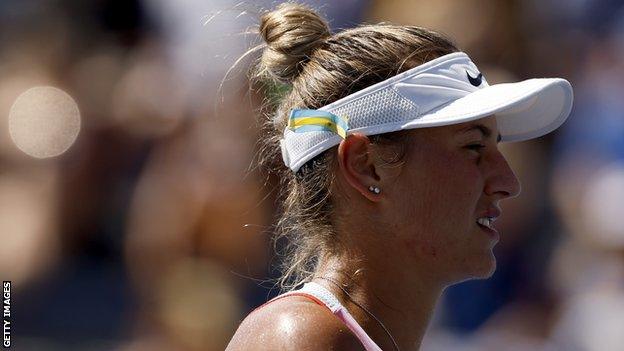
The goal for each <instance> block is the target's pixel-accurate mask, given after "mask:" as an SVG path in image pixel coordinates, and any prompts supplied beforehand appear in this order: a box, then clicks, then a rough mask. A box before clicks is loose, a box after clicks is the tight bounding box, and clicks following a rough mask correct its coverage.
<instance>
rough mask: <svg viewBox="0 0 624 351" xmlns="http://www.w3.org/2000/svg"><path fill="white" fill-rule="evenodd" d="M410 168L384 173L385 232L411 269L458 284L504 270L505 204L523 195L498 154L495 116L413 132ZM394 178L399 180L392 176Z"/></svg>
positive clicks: (407, 160) (408, 157)
mask: <svg viewBox="0 0 624 351" xmlns="http://www.w3.org/2000/svg"><path fill="white" fill-rule="evenodd" d="M409 133H410V135H409V138H410V139H409V146H408V149H407V152H406V155H405V158H404V162H403V163H402V164H401V165H400V166H398V167H394V168H393V167H388V169H387V170H379V172H381V173H385V176H382V177H380V182H381V183H382V184H380V186H381V187H382V189H383V196H382V197H381V199H382V200H380V201H379V202H378V204H379V207H380V210H381V211H380V217H379V218H380V222H381V223H380V226H379V229H380V231H384V230H386V231H391V233H390V232H389V233H386V235H387V237H392V238H393V240H392V241H393V242H394V245H395V248H396V247H397V246H398V248H399V250H402V251H401V252H402V253H403V255H399V256H400V257H402V258H403V260H407V261H408V262H404V264H406V265H413V267H414V269H421V270H422V272H421V273H423V274H430V275H431V277H432V279H442V280H443V281H442V283H443V284H446V285H450V284H453V283H457V282H460V281H463V280H467V279H472V278H486V277H489V276H490V275H492V273H493V272H494V270H495V268H496V259H495V257H494V254H493V252H492V249H493V247H494V246H495V245H496V243H497V242H498V240H499V237H498V235H499V234H498V232H497V231H496V230H495V229H494V223H493V222H494V220H495V219H496V217H498V216H500V215H501V211H500V207H499V202H500V201H501V200H503V199H505V198H509V197H513V196H517V195H518V194H519V192H520V184H519V182H518V179H517V178H516V176H515V175H514V173H513V171H512V170H511V169H510V167H509V165H508V163H507V161H506V160H505V157H504V156H503V155H502V154H501V153H500V151H499V149H498V145H497V144H498V136H499V133H498V129H497V125H496V119H495V118H494V117H487V118H482V119H479V120H476V121H471V122H467V123H462V124H455V125H449V126H442V127H431V128H421V129H413V130H410V131H409ZM392 172H394V174H392Z"/></svg>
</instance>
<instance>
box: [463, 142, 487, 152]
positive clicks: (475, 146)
mask: <svg viewBox="0 0 624 351" xmlns="http://www.w3.org/2000/svg"><path fill="white" fill-rule="evenodd" d="M484 147H485V145H483V144H470V145H467V146H466V148H467V149H470V150H473V151H476V152H480V151H481V149H483V148H484Z"/></svg>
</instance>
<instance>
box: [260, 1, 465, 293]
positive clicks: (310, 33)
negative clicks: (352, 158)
mask: <svg viewBox="0 0 624 351" xmlns="http://www.w3.org/2000/svg"><path fill="white" fill-rule="evenodd" d="M259 32H260V34H261V36H262V38H263V39H264V41H265V42H266V47H265V48H264V51H263V54H262V57H261V59H260V61H259V63H258V65H257V66H256V69H255V72H254V77H255V78H256V79H258V80H260V81H261V82H264V83H268V84H269V85H270V86H272V87H274V88H276V89H273V90H276V91H282V92H284V93H283V94H282V96H280V97H279V99H278V104H277V105H276V106H275V108H273V111H271V112H270V113H267V114H266V116H265V117H266V118H265V120H264V127H265V128H264V131H265V133H266V134H265V135H264V137H263V138H262V140H261V143H262V148H261V154H260V159H259V161H260V162H259V163H260V164H261V165H262V166H265V168H267V169H268V171H269V172H271V173H276V174H277V175H278V176H279V178H280V190H281V196H280V198H281V199H282V200H283V201H282V208H281V211H280V212H281V214H280V217H279V220H278V222H277V225H276V236H275V239H276V242H277V241H278V240H280V239H286V246H285V252H283V257H282V276H281V278H280V280H279V283H280V286H281V288H282V290H288V289H290V288H292V287H294V286H296V285H298V284H300V283H301V282H303V281H306V280H308V279H310V277H311V276H312V275H313V273H314V271H315V269H316V266H317V263H318V262H319V259H321V258H322V257H324V256H327V255H332V254H335V253H336V252H337V250H339V247H340V238H339V237H338V236H337V235H336V233H335V230H334V226H333V224H332V213H333V202H332V193H331V188H332V182H333V180H334V166H335V153H336V152H335V150H336V148H335V147H334V148H332V149H329V150H327V151H325V152H324V153H322V154H320V155H319V156H317V157H315V158H314V159H312V160H310V161H308V162H307V163H306V164H305V165H304V166H302V167H301V169H300V170H299V171H298V172H297V173H293V172H292V171H291V170H290V169H289V168H287V167H286V166H285V165H284V164H283V163H282V159H281V151H280V147H279V139H281V137H282V134H283V131H284V128H285V127H286V125H287V122H288V115H289V113H290V110H292V109H294V108H306V109H317V108H320V107H322V106H324V105H327V104H329V103H331V102H333V101H336V100H338V99H340V98H342V97H344V96H347V95H349V94H351V93H353V92H356V91H358V90H361V89H363V88H366V87H368V86H370V85H373V84H375V83H378V82H381V81H383V80H385V79H387V78H389V77H392V76H394V75H396V74H398V73H400V72H403V71H405V70H407V69H410V68H412V67H415V66H418V65H420V64H422V63H424V62H427V61H429V60H432V59H434V58H437V57H440V56H443V55H446V54H449V53H452V52H456V51H459V50H458V49H457V47H456V46H455V45H454V44H453V43H452V42H451V41H450V40H449V39H447V38H445V37H444V36H442V35H440V34H438V33H436V32H433V31H431V30H427V29H424V28H420V27H415V26H396V25H390V24H376V25H364V26H360V27H357V28H353V29H348V30H344V31H342V32H339V33H336V34H333V35H332V34H331V33H330V29H329V26H328V25H327V22H326V21H325V20H324V19H323V18H321V17H320V16H319V15H318V14H317V13H316V12H314V11H313V10H312V9H310V8H309V7H307V6H304V5H300V4H294V3H283V4H281V5H279V6H278V7H277V8H276V9H275V10H274V11H271V12H267V13H265V14H264V15H263V16H262V17H261V23H260V28H259ZM403 136H404V133H403V132H395V133H388V134H381V135H376V136H371V137H370V138H371V141H372V142H374V143H378V144H384V145H396V144H402V143H401V140H404V138H403ZM403 144H404V143H403ZM401 157H402V156H401V155H400V153H399V155H398V157H397V158H401Z"/></svg>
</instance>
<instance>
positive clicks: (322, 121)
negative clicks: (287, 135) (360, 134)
mask: <svg viewBox="0 0 624 351" xmlns="http://www.w3.org/2000/svg"><path fill="white" fill-rule="evenodd" d="M289 122H290V123H289V127H290V128H297V127H301V126H305V125H315V126H322V127H326V128H329V129H331V130H333V131H335V132H336V134H338V135H340V136H341V137H342V138H346V137H347V133H346V131H345V130H344V128H342V127H341V126H339V125H337V124H336V123H334V122H333V121H331V120H329V119H327V118H323V117H300V118H294V119H291V120H290V121H289Z"/></svg>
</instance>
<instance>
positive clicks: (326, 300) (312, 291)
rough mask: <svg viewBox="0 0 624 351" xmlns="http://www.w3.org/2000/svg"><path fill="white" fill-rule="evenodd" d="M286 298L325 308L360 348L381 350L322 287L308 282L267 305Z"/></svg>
mask: <svg viewBox="0 0 624 351" xmlns="http://www.w3.org/2000/svg"><path fill="white" fill-rule="evenodd" d="M288 296H304V297H307V298H309V299H310V300H312V301H314V302H316V303H317V304H319V305H321V306H325V307H327V308H328V309H329V310H330V311H331V312H332V313H333V314H334V315H335V316H336V317H338V319H340V320H341V321H342V322H343V323H344V324H345V325H346V326H347V328H349V330H351V332H352V333H353V334H354V335H355V336H356V337H357V338H358V340H360V342H361V343H362V346H364V349H365V350H366V351H381V348H380V347H379V346H377V344H376V343H375V342H374V341H373V339H371V337H370V336H368V334H366V332H365V331H364V329H363V328H362V327H361V326H360V325H359V324H358V322H357V321H356V320H355V318H353V316H352V315H351V313H349V311H348V310H347V308H346V307H344V306H343V305H342V304H341V303H340V301H338V299H337V298H336V296H334V294H332V293H331V292H330V291H329V290H327V289H325V288H324V287H323V286H322V285H320V284H317V283H314V282H309V283H306V284H304V285H303V287H302V288H301V289H298V290H293V291H289V292H287V293H284V294H282V295H279V296H277V297H275V298H273V299H271V300H270V301H269V302H267V304H268V303H271V302H272V301H275V300H277V299H282V298H284V297H288Z"/></svg>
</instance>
